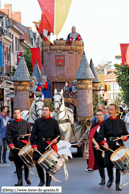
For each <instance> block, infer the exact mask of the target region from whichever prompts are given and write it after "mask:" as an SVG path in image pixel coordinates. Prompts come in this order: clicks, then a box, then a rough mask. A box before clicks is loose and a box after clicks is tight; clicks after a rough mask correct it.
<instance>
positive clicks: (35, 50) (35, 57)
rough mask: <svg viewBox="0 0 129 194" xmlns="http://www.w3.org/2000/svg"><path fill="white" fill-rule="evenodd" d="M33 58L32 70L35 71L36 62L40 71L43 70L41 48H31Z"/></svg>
mask: <svg viewBox="0 0 129 194" xmlns="http://www.w3.org/2000/svg"><path fill="white" fill-rule="evenodd" d="M31 57H32V69H33V70H34V65H35V62H36V61H37V63H38V66H39V69H40V70H41V55H40V48H31Z"/></svg>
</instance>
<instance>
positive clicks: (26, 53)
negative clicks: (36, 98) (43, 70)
mask: <svg viewBox="0 0 129 194" xmlns="http://www.w3.org/2000/svg"><path fill="white" fill-rule="evenodd" d="M24 49H25V51H24V58H25V61H26V65H27V67H28V70H29V73H30V75H31V74H32V58H31V52H30V46H29V44H26V46H25V48H24Z"/></svg>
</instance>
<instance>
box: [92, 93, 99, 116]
mask: <svg viewBox="0 0 129 194" xmlns="http://www.w3.org/2000/svg"><path fill="white" fill-rule="evenodd" d="M98 103H99V99H98V95H97V94H95V93H93V114H94V115H95V113H96V111H97V109H98Z"/></svg>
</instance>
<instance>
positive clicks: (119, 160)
mask: <svg viewBox="0 0 129 194" xmlns="http://www.w3.org/2000/svg"><path fill="white" fill-rule="evenodd" d="M110 160H111V161H112V163H113V164H114V165H115V166H116V168H117V169H119V170H121V171H122V172H124V173H127V172H129V149H128V148H127V147H125V146H123V147H120V148H118V149H117V150H115V151H114V152H113V154H112V155H111V157H110Z"/></svg>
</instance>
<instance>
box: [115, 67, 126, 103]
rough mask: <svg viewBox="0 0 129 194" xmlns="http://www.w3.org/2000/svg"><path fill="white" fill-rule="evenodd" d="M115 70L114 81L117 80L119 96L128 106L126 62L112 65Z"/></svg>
mask: <svg viewBox="0 0 129 194" xmlns="http://www.w3.org/2000/svg"><path fill="white" fill-rule="evenodd" d="M114 66H115V68H116V71H115V72H114V73H115V74H116V76H117V77H116V81H117V82H118V84H119V86H120V87H121V98H122V100H124V103H125V104H127V105H128V106H129V67H128V64H125V66H123V65H122V64H120V65H118V64H115V65H114Z"/></svg>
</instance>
